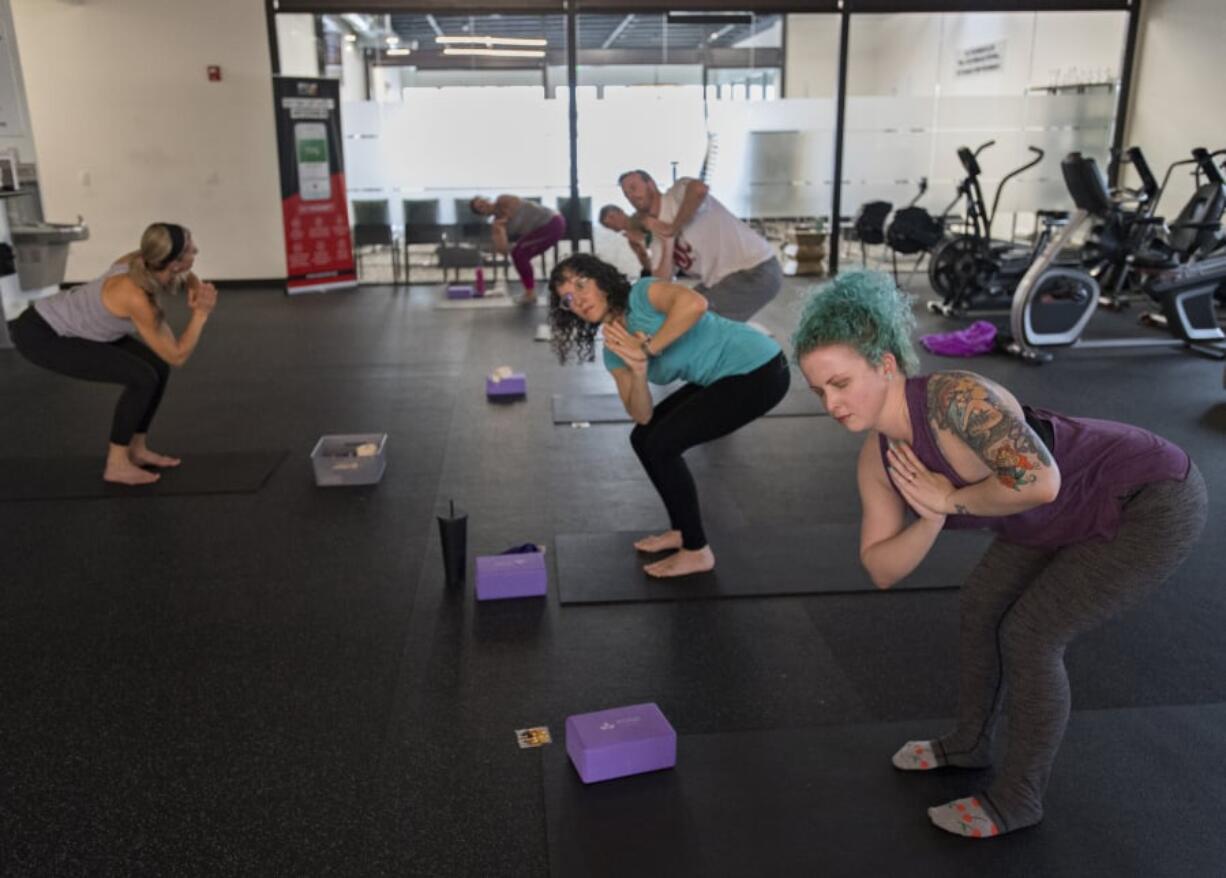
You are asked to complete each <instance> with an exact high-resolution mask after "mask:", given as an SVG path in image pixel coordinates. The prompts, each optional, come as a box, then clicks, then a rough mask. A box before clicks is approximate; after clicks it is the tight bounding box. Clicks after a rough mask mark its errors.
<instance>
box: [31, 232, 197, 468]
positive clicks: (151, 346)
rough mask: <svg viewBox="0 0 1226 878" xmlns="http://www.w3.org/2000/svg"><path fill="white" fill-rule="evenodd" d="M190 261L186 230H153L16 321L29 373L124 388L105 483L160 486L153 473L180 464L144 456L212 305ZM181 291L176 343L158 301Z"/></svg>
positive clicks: (193, 250) (155, 455)
mask: <svg viewBox="0 0 1226 878" xmlns="http://www.w3.org/2000/svg"><path fill="white" fill-rule="evenodd" d="M197 252H198V251H197V249H196V245H195V243H194V242H193V241H192V235H191V232H190V231H188V230H187V229H186V228H184V227H183V226H179V225H175V224H174V223H154V224H153V225H151V226H149V227H148V228H147V229H145V233H144V234H143V235H141V240H140V249H139V250H137V251H135V252H134V253H129V254H127V255H126V256H122V257H120V258H119V259H118V260H117V261H116V262H115V263H114V264H113V265H112V266H111V267H110V268H108V269H107V270H106V272H104V273H103V274H102V276H101V277H98V278H96V279H94V280H92V281H90V282H89V283H86V284H82V285H81V286H78V287H73V288H72V289H69V290H64V291H63V292H60V293H57V294H55V295H54V296H50V297H49V298H46V299H41V300H39V301H37V302H35V303H34V306H33V307H31V308H28V309H26V311H25V312H24V313H23V314H22V315H21V316H20V317H18V318H17V319H16V320H15V321H13V324H12V336H13V343H14V345H15V346H16V347H17V350H18V351H20V352H21V354H22V356H24V357H25V358H26V359H27V360H29V361H30V362H31V363H34V364H35V365H37V366H42V367H43V368H45V369H50V370H51V371H53V372H59V373H61V374H64V375H69V376H71V377H73V378H80V379H83V380H85V381H97V382H102V383H106V384H119V385H121V386H122V387H123V393H122V394H120V397H119V402H118V404H117V405H116V406H115V417H114V420H113V421H112V423H111V436H110V445H109V447H108V449H107V456H106V468H105V469H104V470H103V473H102V478H103V479H104V480H105V481H108V482H116V483H119V484H124V485H147V484H150V483H152V482H156V481H157V480H158V479H159V478H160V475H159V474H158V473H157V472H155V471H153V470H156V469H161V468H165V467H173V466H178V465H179V463H180V461H179V459H178V458H175V457H169V456H167V455H164V454H158V453H156V452H154V451H152V450H150V448H149V446H148V443H147V440H148V433H149V427H150V424H151V423H152V422H153V416H154V415H155V414H156V413H157V408H158V404H159V403H160V402H161V400H162V395H163V393H164V392H165V390H166V382H167V380H168V379H169V377H170V367H171V366H182V365H183V364H184V363H186V362H187V360H188V358H189V357H190V356H191V355H192V352H193V351H194V350H195V349H196V344H197V343H198V342H199V341H200V335H201V333H202V332H203V331H204V325H205V323H207V322H208V319H209V314H210V313H211V312H212V310H213V308H214V307H215V306H216V304H217V290H216V288H214V286H213V285H212V284H207V283H203V282H202V281H201V280H200V279H199V278H197V277H196V275H194V274H192V272H191V269H192V264H193V263H194V261H195V258H196V253H197ZM184 288H186V289H187V304H188V307H190V308H191V311H192V316H191V319H190V320H189V321H188V323H187V327H186V328H185V329H184V330H183V332H182V334H181V335H179V336H178V337H176V336H175V334H174V332H173V331H172V330H171V328H170V326H169V325H168V324H167V323H166V318H165V315H164V314H163V312H162V308H161V305H160V304H159V301H158V300H159V296H160V295H161V294H162V293H165V292H172V293H177V292H178V291H179V290H181V289H184ZM134 336H138V337H139V340H138V338H137V337H134Z"/></svg>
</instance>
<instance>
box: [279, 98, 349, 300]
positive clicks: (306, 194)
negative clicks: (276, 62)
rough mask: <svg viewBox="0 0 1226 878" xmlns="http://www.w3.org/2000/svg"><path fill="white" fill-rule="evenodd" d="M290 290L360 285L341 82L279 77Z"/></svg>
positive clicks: (282, 172) (286, 245)
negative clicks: (347, 183) (351, 220)
mask: <svg viewBox="0 0 1226 878" xmlns="http://www.w3.org/2000/svg"><path fill="white" fill-rule="evenodd" d="M273 82H274V88H273V93H274V94H275V95H276V101H277V147H278V150H279V152H280V156H281V161H280V166H281V206H282V216H283V218H284V222H285V259H286V264H287V266H288V271H287V274H288V277H287V279H286V292H287V293H291V294H292V293H316V292H322V291H324V290H335V289H340V288H343V287H352V286H356V285H357V282H358V278H357V273H356V271H355V270H354V263H353V238H352V236H351V235H350V233H349V208H348V204H347V199H346V197H345V160H344V154H343V153H342V152H341V116H340V82H339V81H337V80H335V79H303V78H301V77H295V76H278V77H276V78H275V79H274V80H273Z"/></svg>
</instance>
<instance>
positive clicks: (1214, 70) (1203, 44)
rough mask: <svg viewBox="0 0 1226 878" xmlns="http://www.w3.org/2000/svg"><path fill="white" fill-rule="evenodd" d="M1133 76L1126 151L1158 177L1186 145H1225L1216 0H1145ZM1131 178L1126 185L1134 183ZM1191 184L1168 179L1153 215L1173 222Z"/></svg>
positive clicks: (1185, 152) (1221, 23) (1223, 26)
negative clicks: (1138, 153)
mask: <svg viewBox="0 0 1226 878" xmlns="http://www.w3.org/2000/svg"><path fill="white" fill-rule="evenodd" d="M1141 9H1142V19H1141V31H1140V45H1139V47H1138V52H1137V56H1136V62H1135V64H1136V66H1135V68H1134V75H1133V91H1132V107H1131V110H1130V111H1129V116H1128V130H1127V132H1126V136H1125V138H1124V142H1125V144H1127V145H1133V144H1136V145H1139V146H1140V147H1141V148H1142V149H1143V150H1145V156H1146V158H1147V159H1148V160H1149V163H1150V166H1151V167H1152V168H1153V169H1154V173H1155V174H1156V175H1157V176H1158V179H1159V180H1161V179H1162V175H1163V173H1165V171H1166V167H1167V166H1168V165H1169V164H1170V163H1171V162H1174V161H1177V160H1180V159H1186V158H1188V157H1189V154H1190V152H1191V150H1192V148H1193V147H1195V146H1204V147H1207V148H1208V149H1210V150H1214V149H1221V148H1222V147H1226V101H1224V100H1223V98H1222V96H1221V83H1222V76H1221V70H1222V47H1223V46H1226V6H1224V5H1223V3H1222V0H1146V2H1145V4H1144V5H1143V6H1142V7H1141ZM1137 182H1138V181H1137V180H1136V178H1135V177H1133V178H1132V179H1131V182H1130V183H1129V185H1136V184H1137ZM1192 185H1193V184H1192V180H1191V178H1190V177H1187V176H1185V175H1182V174H1178V172H1177V175H1172V177H1171V183H1170V185H1169V187H1168V189H1167V192H1166V193H1165V194H1164V195H1163V196H1162V202H1161V205H1160V206H1159V213H1161V214H1163V215H1165V216H1167V217H1174V216H1175V214H1177V213H1178V212H1179V209H1180V207H1182V206H1183V204H1184V203H1185V202H1186V201H1187V200H1188V197H1189V196H1190V195H1191V194H1192Z"/></svg>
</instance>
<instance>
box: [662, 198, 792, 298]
mask: <svg viewBox="0 0 1226 878" xmlns="http://www.w3.org/2000/svg"><path fill="white" fill-rule="evenodd" d="M693 179H694V178H693V177H682V178H681V179H679V180H678V181H677V182H676V183H674V184H673V185H672V186H671V187H669V190H668V191H667V192H664V193H662V194H661V196H660V219H661V220H663V221H664V222H666V223H671V222H672V221H673V217H675V216H676V215H677V211H678V210H680V209H681V202H682V201H684V200H685V187H686V185H687V184H689V183H691V182H693ZM774 255H775V249H774V248H773V247H772V246H771V245H770V244H769V243H768V242H767V241H766V239H765V238H763V237H762V236H761V235H759V234H757V233H756V232H755V231H754V230H753V229H751V228H749V226H747V225H745V224H744V223H743V222H741V221H740V220H739V219H737V218H736V217H735V216H733V215H732V213H731V212H730V211H729V210H728V208H726V207H724V205H722V204H721V203H720V202H719V200H718V199H717V198H716V197H715V196H714V195H712V194H711V193H709V192H708V193H707V197H706V198H704V199H703V200H702V204H700V205H698V210H696V211H694V215H693V216H692V217H690V221H689V222H688V223H686V225H685V227H684V228H683V229H681V230H680V231H679V232H678V233H677V236H676V237H675V238H673V263H674V265H676V267H677V269H678V270H679V271H684V272H685V273H686V274H688V275H690V276H691V277H697V278H698V279H699V281H700V282H701V283H702V285H703V286H705V287H707V288H708V289H710V288H711V287H713V286H715V285H716V284H717V283H719V282H720V281H721V280H723V279H724V278H726V277H727V276H728V275H730V274H734V273H735V272H738V271H745V270H746V269H749V268H753V267H754V266H756V265H761V264H762V263H763V262H765V261H766V260H768V259H770V258H771V257H773V256H774Z"/></svg>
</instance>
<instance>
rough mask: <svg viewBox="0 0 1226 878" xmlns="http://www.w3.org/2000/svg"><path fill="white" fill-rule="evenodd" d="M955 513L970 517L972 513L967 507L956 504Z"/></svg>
mask: <svg viewBox="0 0 1226 878" xmlns="http://www.w3.org/2000/svg"><path fill="white" fill-rule="evenodd" d="M954 512H956V513H958V514H959V515H970V514H971V511H970V510H969V509H967V508H966V507H965V506H963V505H962V504H961V503H955V504H954Z"/></svg>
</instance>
